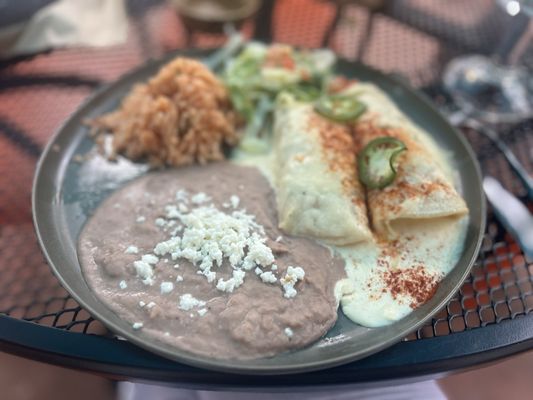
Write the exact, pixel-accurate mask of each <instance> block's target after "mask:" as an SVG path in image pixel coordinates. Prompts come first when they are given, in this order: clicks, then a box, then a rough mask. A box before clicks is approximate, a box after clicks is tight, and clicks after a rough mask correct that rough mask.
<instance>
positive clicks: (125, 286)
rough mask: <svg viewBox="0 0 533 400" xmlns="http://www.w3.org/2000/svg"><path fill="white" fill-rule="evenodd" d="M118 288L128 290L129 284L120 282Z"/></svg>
mask: <svg viewBox="0 0 533 400" xmlns="http://www.w3.org/2000/svg"><path fill="white" fill-rule="evenodd" d="M118 287H119V288H121V289H126V288H127V287H128V284H127V283H126V281H124V280H122V281H120V282H119V284H118Z"/></svg>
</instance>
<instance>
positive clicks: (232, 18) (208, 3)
mask: <svg viewBox="0 0 533 400" xmlns="http://www.w3.org/2000/svg"><path fill="white" fill-rule="evenodd" d="M169 1H170V3H171V4H172V5H173V6H174V8H175V9H176V11H177V13H178V15H179V16H180V18H181V20H182V21H183V24H184V26H185V30H186V32H187V35H188V37H187V42H188V44H190V41H191V34H192V33H195V32H207V33H218V34H220V33H226V32H225V29H224V26H227V25H228V24H231V25H233V26H234V27H235V28H237V29H239V28H240V27H241V26H242V24H243V23H244V22H245V21H246V20H247V19H248V18H250V17H252V16H253V15H254V14H255V13H256V12H257V10H258V9H259V7H260V6H261V3H262V1H261V0H169ZM268 1H270V0H268Z"/></svg>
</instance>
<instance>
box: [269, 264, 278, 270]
mask: <svg viewBox="0 0 533 400" xmlns="http://www.w3.org/2000/svg"><path fill="white" fill-rule="evenodd" d="M270 269H271V270H272V271H277V270H278V266H277V265H276V264H272V266H271V267H270Z"/></svg>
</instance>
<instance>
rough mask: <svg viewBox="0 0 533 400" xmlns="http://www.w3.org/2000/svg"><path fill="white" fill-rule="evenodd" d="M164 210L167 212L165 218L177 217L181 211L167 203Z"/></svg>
mask: <svg viewBox="0 0 533 400" xmlns="http://www.w3.org/2000/svg"><path fill="white" fill-rule="evenodd" d="M165 211H166V212H167V218H169V219H172V218H179V217H180V215H181V213H180V212H179V211H178V209H177V208H176V206H173V205H168V206H166V207H165Z"/></svg>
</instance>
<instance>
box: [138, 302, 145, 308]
mask: <svg viewBox="0 0 533 400" xmlns="http://www.w3.org/2000/svg"><path fill="white" fill-rule="evenodd" d="M145 305H146V303H145V302H144V301H142V300H141V301H139V307H141V308H143V307H144V306H145Z"/></svg>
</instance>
